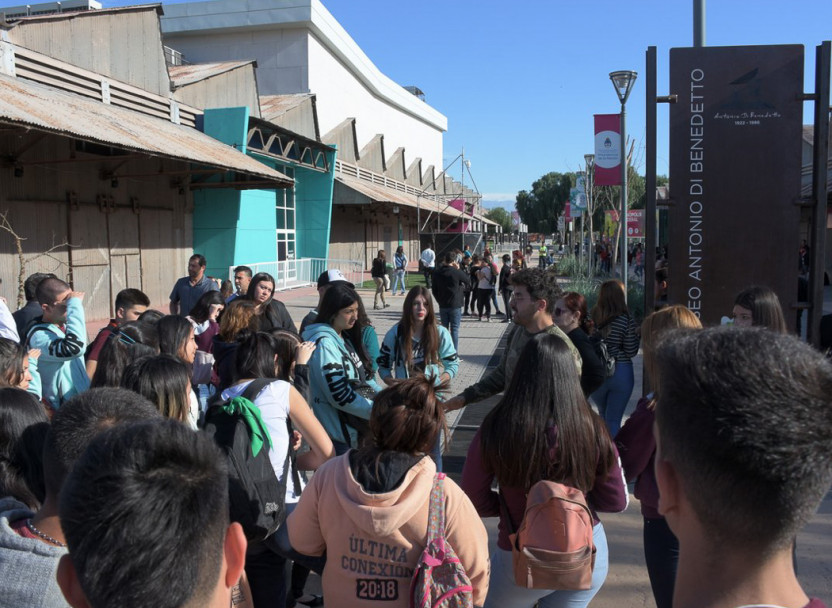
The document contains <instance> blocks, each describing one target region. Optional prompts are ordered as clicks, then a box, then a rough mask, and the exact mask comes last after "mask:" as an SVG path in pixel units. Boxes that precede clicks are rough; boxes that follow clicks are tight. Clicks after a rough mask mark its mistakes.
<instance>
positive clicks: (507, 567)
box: [485, 523, 610, 608]
mask: <svg viewBox="0 0 832 608" xmlns="http://www.w3.org/2000/svg"><path fill="white" fill-rule="evenodd" d="M592 540H593V542H594V543H595V549H596V553H595V568H593V570H592V587H591V588H590V589H586V590H584V591H567V590H560V591H552V590H549V589H526V588H524V587H518V586H517V585H515V584H514V569H513V567H512V561H511V551H504V550H503V549H499V548H497V549H496V550H495V551H494V553H492V554H491V579H490V581H489V584H488V596H487V597H486V598H485V608H532V607H533V606H535V602H537V606H538V607H539V608H583V607H584V606H587V605H588V604H589V602H590V601H592V598H593V597H595V594H596V593H598V591H599V590H600V589H601V585H603V584H604V581H605V580H606V578H607V571H608V570H609V567H610V563H609V549H608V547H607V535H606V533H605V532H604V526H603V525H602V524H601V523H598V524H597V525H596V526H595V527H594V528H593V529H592Z"/></svg>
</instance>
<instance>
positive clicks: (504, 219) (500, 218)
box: [485, 207, 511, 234]
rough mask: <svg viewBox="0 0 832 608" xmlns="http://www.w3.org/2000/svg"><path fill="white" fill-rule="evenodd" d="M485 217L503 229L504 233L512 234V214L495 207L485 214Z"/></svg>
mask: <svg viewBox="0 0 832 608" xmlns="http://www.w3.org/2000/svg"><path fill="white" fill-rule="evenodd" d="M485 217H487V218H488V219H490V220H491V221H492V222H497V223H498V224H500V226H502V227H503V233H505V234H511V214H510V213H509V212H508V211H507V210H506V209H504V208H503V207H494V208H493V209H489V210H488V211H486V212H485Z"/></svg>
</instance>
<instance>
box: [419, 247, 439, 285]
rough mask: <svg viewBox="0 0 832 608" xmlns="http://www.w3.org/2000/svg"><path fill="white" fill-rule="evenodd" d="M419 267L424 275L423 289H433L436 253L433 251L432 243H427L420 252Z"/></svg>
mask: <svg viewBox="0 0 832 608" xmlns="http://www.w3.org/2000/svg"><path fill="white" fill-rule="evenodd" d="M419 262H420V264H419V265H420V266H421V268H422V272H423V273H424V275H425V287H427V288H428V289H432V288H433V270H434V268H435V267H436V253H435V252H434V251H433V243H432V242H431V241H428V244H427V245H426V246H425V248H424V249H423V250H422V255H420V256H419Z"/></svg>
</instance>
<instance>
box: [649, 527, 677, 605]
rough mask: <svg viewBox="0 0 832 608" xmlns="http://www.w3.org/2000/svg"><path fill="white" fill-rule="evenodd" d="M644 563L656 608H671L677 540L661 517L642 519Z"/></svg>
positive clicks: (674, 581)
mask: <svg viewBox="0 0 832 608" xmlns="http://www.w3.org/2000/svg"><path fill="white" fill-rule="evenodd" d="M644 561H645V562H646V563H647V574H649V575H650V587H652V588H653V599H655V600H656V607H657V608H671V606H672V605H673V587H674V586H675V583H676V567H677V566H678V564H679V540H678V539H677V538H676V536H675V535H674V534H673V532H672V531H671V530H670V526H668V525H667V520H666V519H665V518H663V517H659V518H647V517H645V518H644Z"/></svg>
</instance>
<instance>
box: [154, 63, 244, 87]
mask: <svg viewBox="0 0 832 608" xmlns="http://www.w3.org/2000/svg"><path fill="white" fill-rule="evenodd" d="M251 64H255V66H256V62H255V61H254V60H253V59H250V60H248V61H221V62H218V63H195V64H192V65H169V66H168V74H170V80H171V83H172V84H173V87H174V88H177V89H178V88H179V87H184V86H185V85H189V84H193V83H194V82H199V81H200V80H205V79H206V78H211V77H212V76H217V75H219V74H224V73H225V72H230V71H231V70H236V69H237V68H241V67H244V66H247V65H251Z"/></svg>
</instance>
